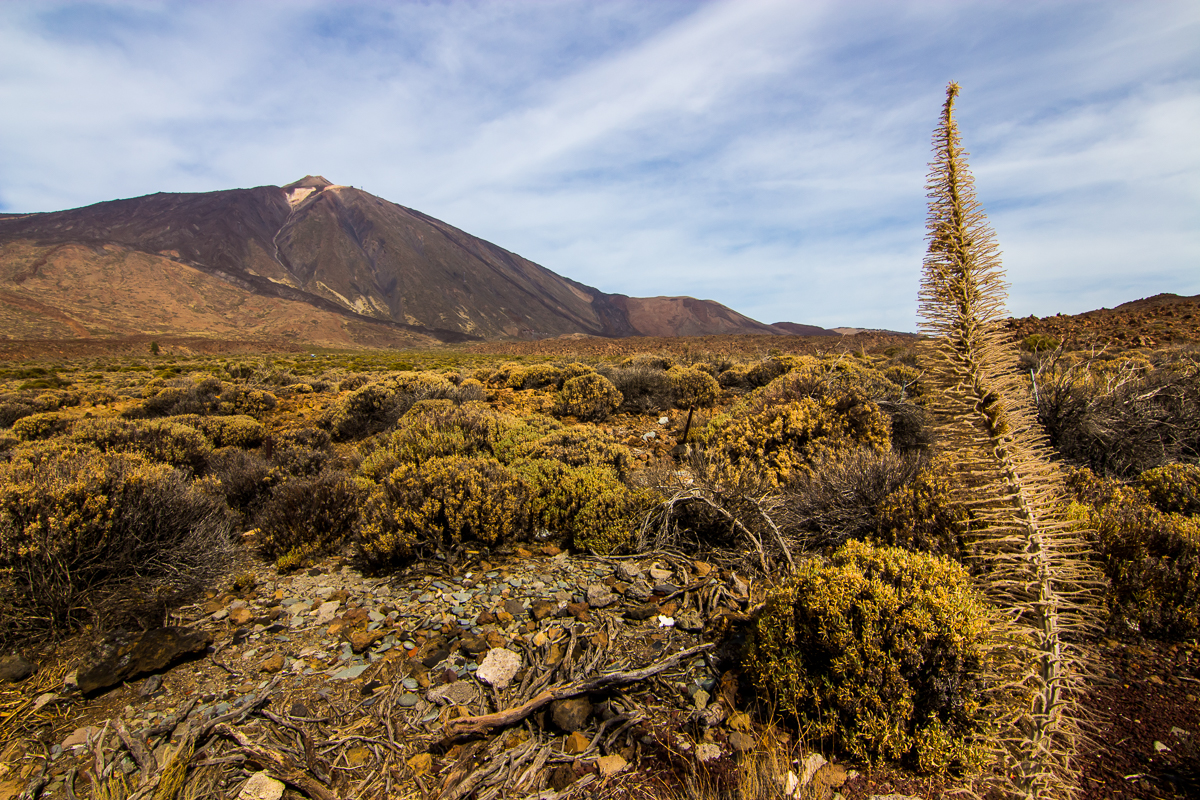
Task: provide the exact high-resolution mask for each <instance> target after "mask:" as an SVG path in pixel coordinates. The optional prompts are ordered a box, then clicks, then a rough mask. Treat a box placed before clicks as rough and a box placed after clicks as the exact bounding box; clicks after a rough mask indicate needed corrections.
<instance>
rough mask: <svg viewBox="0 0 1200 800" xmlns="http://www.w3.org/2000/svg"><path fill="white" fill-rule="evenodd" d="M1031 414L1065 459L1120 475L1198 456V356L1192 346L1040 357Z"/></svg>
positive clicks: (1199, 395)
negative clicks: (1149, 354)
mask: <svg viewBox="0 0 1200 800" xmlns="http://www.w3.org/2000/svg"><path fill="white" fill-rule="evenodd" d="M1034 391H1035V399H1036V401H1037V411H1038V421H1039V422H1041V424H1042V426H1043V427H1044V428H1045V429H1046V433H1047V434H1048V435H1049V437H1050V441H1051V443H1052V444H1053V445H1054V446H1055V447H1056V448H1057V449H1058V451H1059V452H1060V453H1061V454H1062V455H1063V456H1064V457H1065V458H1067V459H1069V460H1071V461H1074V462H1075V463H1076V464H1079V465H1081V466H1088V467H1090V468H1091V469H1092V470H1093V471H1094V472H1096V473H1097V474H1100V475H1111V476H1114V477H1120V478H1125V479H1131V478H1134V477H1136V476H1137V475H1138V474H1140V473H1141V472H1144V471H1145V470H1148V469H1151V468H1153V467H1157V466H1161V465H1163V464H1168V463H1172V462H1188V461H1191V462H1195V461H1197V459H1200V364H1197V361H1196V357H1195V354H1194V353H1189V352H1178V353H1166V354H1158V355H1156V356H1155V361H1153V362H1151V361H1149V360H1147V359H1145V358H1141V357H1126V358H1120V359H1113V360H1110V361H1102V360H1100V359H1098V358H1093V359H1089V360H1085V361H1075V360H1072V359H1071V358H1069V357H1058V358H1052V359H1049V360H1047V361H1046V362H1045V363H1044V364H1043V366H1042V368H1041V370H1040V372H1038V374H1037V375H1036V377H1035V389H1034Z"/></svg>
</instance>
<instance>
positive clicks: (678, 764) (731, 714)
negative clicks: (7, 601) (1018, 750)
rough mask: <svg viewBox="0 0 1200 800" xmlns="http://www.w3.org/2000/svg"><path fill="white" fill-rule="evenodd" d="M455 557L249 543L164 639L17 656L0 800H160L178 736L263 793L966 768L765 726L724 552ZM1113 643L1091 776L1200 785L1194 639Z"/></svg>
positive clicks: (870, 783) (872, 793)
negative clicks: (752, 689) (287, 563)
mask: <svg viewBox="0 0 1200 800" xmlns="http://www.w3.org/2000/svg"><path fill="white" fill-rule="evenodd" d="M531 547H532V546H531ZM468 559H469V560H468V562H467V563H464V564H462V565H459V567H458V568H457V569H452V568H450V567H449V566H447V565H446V564H444V563H441V562H433V563H427V564H420V565H416V566H414V567H413V568H411V569H410V570H409V571H408V572H407V573H404V574H401V575H395V576H387V577H377V578H373V577H367V576H364V575H362V574H361V573H359V572H358V571H356V570H355V569H354V568H352V567H351V566H349V565H345V564H343V563H342V562H340V561H337V560H331V561H327V562H324V563H322V564H320V565H318V566H317V567H314V568H312V569H310V570H307V571H303V572H299V573H293V574H288V575H281V574H278V573H276V571H275V570H274V569H273V568H272V567H271V566H270V565H267V564H263V563H249V564H248V565H247V568H246V569H245V570H244V572H242V573H241V574H239V575H238V576H237V577H236V578H235V579H234V582H233V584H232V585H231V586H229V587H227V588H226V590H225V591H222V592H221V593H219V594H214V595H213V596H211V597H209V598H206V599H205V600H203V601H202V602H200V603H197V604H194V605H191V606H188V607H185V608H181V609H179V610H178V611H177V612H176V613H174V614H173V615H172V616H171V617H170V618H169V619H168V620H166V622H167V623H168V627H167V630H168V631H171V630H178V631H179V635H177V636H174V637H171V636H168V637H166V638H167V639H169V640H170V641H165V640H164V639H163V637H162V635H161V634H160V636H159V638H158V639H156V640H155V641H153V642H149V641H143V642H142V646H141V647H140V649H139V645H138V636H137V635H133V634H131V635H129V636H127V637H125V638H124V639H112V638H110V639H109V640H108V641H109V643H110V647H109V648H108V651H107V656H108V658H107V659H105V658H103V657H100V656H104V655H105V651H104V649H103V648H100V649H96V648H95V647H94V646H91V647H84V642H83V640H80V641H79V642H77V643H76V645H75V648H74V651H73V652H72V648H71V647H70V646H68V647H67V648H66V649H65V650H60V651H59V659H58V660H57V661H54V660H52V659H50V658H49V657H48V655H46V654H37V653H31V654H30V655H32V656H33V658H32V659H31V662H38V661H40V662H41V664H40V670H39V671H38V672H37V673H36V674H34V675H33V676H31V677H28V678H25V679H24V680H23V681H20V682H18V683H13V684H10V687H11V688H10V689H9V690H8V691H7V692H6V693H5V694H3V695H0V697H2V698H3V699H2V700H0V718H2V719H3V721H4V727H5V729H6V735H5V736H4V738H3V740H0V746H4V747H6V748H7V749H5V750H4V752H3V753H2V759H0V760H2V761H3V764H4V765H3V766H2V767H0V798H4V797H14V796H17V795H18V794H19V793H20V792H22V791H25V790H27V789H28V788H29V787H31V786H32V787H36V788H37V789H38V791H40V796H41V797H46V798H71V797H114V796H118V797H120V796H138V795H137V794H136V791H137V790H138V789H139V787H140V788H141V789H142V790H143V793H144V796H146V797H149V796H151V793H152V792H153V791H154V789H155V788H156V787H157V786H158V785H159V784H160V783H163V782H164V781H168V780H169V777H170V768H169V766H170V764H171V763H172V759H173V758H179V757H181V755H182V756H184V757H185V758H184V761H183V763H184V764H185V765H186V766H187V767H189V771H188V772H187V775H188V779H187V783H186V784H185V785H184V786H183V791H182V793H181V794H180V796H181V797H197V798H200V797H229V798H234V797H245V798H250V797H273V796H274V797H277V796H278V794H272V793H271V790H272V788H273V789H274V790H275V791H280V790H282V789H283V786H284V785H283V784H278V783H276V782H274V781H273V780H268V774H267V773H270V775H274V776H276V777H282V778H284V779H285V780H286V782H287V792H288V796H291V797H297V798H298V797H302V796H304V795H305V794H307V795H308V796H309V797H322V798H350V797H355V798H357V797H448V798H459V797H467V796H470V795H472V794H474V796H477V797H483V798H494V797H539V798H547V799H548V798H560V797H561V798H566V797H584V796H604V797H656V798H658V797H684V796H705V795H707V796H713V797H718V796H730V795H728V794H727V791H728V789H729V787H730V786H731V785H733V783H735V782H736V780H737V779H736V778H735V777H731V776H733V775H734V773H736V771H737V770H739V769H740V770H743V771H744V770H745V769H746V768H747V767H746V765H747V764H749V765H753V766H752V769H754V770H756V771H757V772H758V773H759V774H758V775H757V776H752V779H753V780H752V782H753V781H758V782H759V783H764V782H765V783H768V784H770V786H769V787H766V788H768V789H769V790H770V791H767V792H766V793H764V794H762V795H760V796H763V797H785V796H792V797H797V798H800V797H804V798H816V799H822V798H823V799H825V800H831V799H832V798H838V797H841V798H845V799H846V800H868V799H869V798H885V797H886V798H889V800H899V798H904V797H930V798H931V797H940V796H943V794H944V793H945V792H947V791H950V790H951V789H953V788H954V782H953V781H952V780H949V779H930V778H922V777H919V776H914V775H912V774H909V773H907V772H904V771H903V770H899V769H892V768H882V769H878V768H877V769H875V770H871V769H868V768H867V767H866V766H865V765H850V764H838V763H835V762H831V763H826V761H825V758H824V757H823V756H821V755H819V754H817V753H812V752H808V751H806V749H805V748H804V747H802V746H801V743H798V742H795V741H793V740H792V738H791V736H790V735H789V734H788V733H787V732H786V731H784V730H778V729H768V728H763V727H762V726H761V725H760V724H757V723H756V722H755V721H754V720H753V719H752V717H751V715H750V714H748V713H747V712H748V711H749V710H750V709H749V708H747V707H746V706H745V704H744V703H743V700H742V697H741V696H740V695H739V691H738V681H737V676H736V674H735V673H734V672H733V671H731V670H730V669H729V668H730V667H731V666H732V663H731V661H730V655H731V652H730V650H731V649H732V648H735V647H736V646H737V636H736V634H735V635H733V636H723V637H722V636H721V634H725V633H728V632H729V631H736V630H737V626H738V623H739V621H743V620H744V619H745V617H746V612H747V610H749V609H751V608H752V607H753V605H754V603H755V601H756V599H757V596H758V590H757V589H756V587H754V586H752V585H750V584H749V583H747V582H746V581H745V580H743V579H742V578H741V577H740V576H738V575H737V574H736V573H734V572H731V571H729V570H727V569H722V568H721V567H720V566H717V565H713V564H710V563H706V562H703V561H693V560H690V559H687V558H684V557H681V556H678V555H663V556H661V557H658V558H649V557H645V558H638V559H597V558H588V557H578V556H572V555H569V554H567V553H565V552H561V551H559V550H558V549H557V548H556V547H554V546H552V545H547V546H544V547H532V549H525V548H518V549H516V550H514V551H512V552H508V553H500V554H484V553H475V554H468ZM159 630H160V631H161V630H162V629H159ZM717 640H720V641H722V642H723V645H722V647H724V648H726V651H723V650H722V649H721V648H719V647H715V646H714V645H713V642H715V641H717ZM188 649H192V650H195V651H196V652H194V653H192V654H190V655H188V654H187V653H186V652H182V651H186V650H188ZM1101 655H1102V658H1103V661H1102V670H1101V671H1102V673H1103V677H1102V679H1101V680H1100V682H1099V683H1098V688H1097V690H1096V693H1095V694H1094V696H1093V702H1092V706H1093V709H1094V711H1095V712H1096V713H1097V715H1098V716H1097V725H1096V728H1095V731H1094V739H1095V741H1094V744H1093V746H1092V747H1091V749H1090V750H1089V751H1088V753H1089V754H1088V756H1087V757H1086V759H1085V762H1084V764H1083V768H1084V769H1083V772H1084V779H1085V792H1084V796H1085V797H1094V798H1101V797H1130V798H1158V797H1193V796H1200V782H1198V776H1200V758H1198V751H1197V747H1196V743H1195V739H1194V736H1195V735H1196V734H1197V733H1200V731H1198V730H1197V729H1198V728H1200V724H1198V721H1200V702H1198V698H1197V697H1196V694H1197V692H1200V648H1197V647H1196V645H1195V643H1184V644H1175V645H1154V644H1149V645H1131V644H1128V643H1119V642H1116V641H1111V640H1110V641H1107V642H1105V643H1104V645H1103V647H1102V649H1101ZM681 656H682V657H681ZM155 658H158V659H160V660H162V661H165V662H168V663H167V665H166V666H163V665H162V664H158V663H155V661H154V659H155ZM645 668H649V669H648V670H646V669H645ZM638 670H643V672H641V673H638ZM656 670H657V671H656ZM603 675H607V676H609V678H611V679H612V680H610V681H609V682H608V683H607V684H605V683H604V681H605V680H608V679H605V678H600V676H603ZM614 675H615V676H617V677H616V678H612V676H614ZM597 680H600V681H601V683H600V684H597V683H596V681H597ZM64 685H65V686H66V687H68V689H64ZM73 685H74V686H78V687H79V688H78V689H76V690H75V691H69V687H71V686H73ZM539 703H540V705H539ZM489 715H491V716H489ZM480 720H482V722H481V721H480ZM826 755H828V754H826ZM835 761H836V760H835ZM739 764H740V766H738V765H739ZM854 767H857V769H855V768H854ZM260 773H261V774H260ZM789 773H790V776H789ZM97 774H99V775H103V776H106V777H105V780H103V781H102V782H100V783H99V784H97V783H96V782H95V778H94V776H95V775H97ZM255 776H258V777H255ZM251 778H253V779H254V781H255V782H254V783H251V782H250V781H249V779H251ZM181 779H182V778H181ZM114 780H122V781H123V782H124V784H126V785H127V787H128V791H127V792H126V793H125V794H122V793H120V792H113V791H112V789H113V785H114V784H113V781H114ZM740 780H741V782H742V785H745V782H746V780H747V779H746V778H745V777H743V778H741V779H740ZM260 783H261V785H262V786H266V789H265V790H263V791H265V792H266V793H265V794H261V793H260V794H255V793H254V792H259V791H260V789H261V786H260ZM960 788H962V787H960ZM301 790H303V791H302V792H301ZM789 790H790V792H789ZM106 791H107V792H108V793H107V794H105V792H106Z"/></svg>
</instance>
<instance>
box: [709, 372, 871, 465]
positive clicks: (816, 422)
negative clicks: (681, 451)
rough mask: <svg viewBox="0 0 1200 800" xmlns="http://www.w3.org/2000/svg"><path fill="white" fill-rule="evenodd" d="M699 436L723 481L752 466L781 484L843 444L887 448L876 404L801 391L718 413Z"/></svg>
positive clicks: (846, 445)
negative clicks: (749, 408) (788, 398)
mask: <svg viewBox="0 0 1200 800" xmlns="http://www.w3.org/2000/svg"><path fill="white" fill-rule="evenodd" d="M703 438H704V441H705V445H706V447H707V448H708V450H709V452H710V453H712V454H714V455H715V456H716V457H717V458H718V459H719V460H720V463H721V472H722V478H723V479H724V480H725V481H727V482H731V483H737V482H738V481H740V480H741V478H742V477H743V476H744V475H745V474H746V473H747V471H751V472H753V473H756V474H758V475H760V476H761V478H762V479H763V480H764V481H766V483H767V484H768V485H772V486H780V485H783V484H785V483H787V482H788V481H790V480H792V479H794V478H796V477H798V476H799V475H800V474H801V473H803V472H804V471H806V470H808V469H809V466H808V465H809V464H810V463H811V462H812V461H813V460H814V459H817V458H824V457H828V456H831V455H833V454H834V453H836V451H838V450H840V449H842V448H845V447H851V446H867V447H874V448H877V449H886V448H887V447H888V444H889V424H888V419H887V417H886V416H885V415H884V414H883V412H881V411H880V410H879V407H878V406H877V405H875V404H874V403H872V402H871V401H870V400H865V399H862V398H861V397H856V396H854V395H845V396H843V397H840V398H837V399H836V400H835V399H834V398H831V397H825V398H822V399H820V400H817V399H814V398H811V397H805V398H803V399H801V400H795V401H792V402H787V403H781V404H779V405H769V406H765V407H763V408H761V409H760V410H758V411H757V412H756V413H743V414H737V413H735V414H734V415H732V416H721V417H718V418H717V419H715V420H713V422H712V423H711V424H710V426H709V430H708V431H707V432H706V433H705V434H704V437H703Z"/></svg>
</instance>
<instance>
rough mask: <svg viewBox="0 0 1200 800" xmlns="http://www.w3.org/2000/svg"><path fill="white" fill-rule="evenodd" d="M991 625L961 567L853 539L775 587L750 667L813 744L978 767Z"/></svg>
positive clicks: (945, 766) (921, 764) (917, 763)
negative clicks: (984, 670) (981, 696)
mask: <svg viewBox="0 0 1200 800" xmlns="http://www.w3.org/2000/svg"><path fill="white" fill-rule="evenodd" d="M987 630H988V616H987V612H986V606H985V605H984V601H983V599H982V598H981V597H980V596H979V595H978V594H977V592H976V590H975V589H974V588H973V586H972V583H971V580H970V578H969V576H968V575H967V573H966V571H965V570H964V569H963V568H962V567H961V566H959V565H958V564H955V563H954V562H952V561H950V560H948V559H944V558H939V557H936V556H929V555H924V554H920V553H910V552H907V551H904V550H900V549H896V548H887V547H878V548H877V547H873V546H871V545H870V544H867V543H864V542H853V541H852V542H848V543H846V544H845V545H844V546H843V547H842V548H841V549H839V550H838V551H837V552H835V553H834V554H833V556H832V558H831V559H830V560H829V561H828V562H823V561H821V560H818V559H811V560H808V561H805V562H803V563H801V564H800V565H799V568H798V570H797V572H796V575H795V576H794V577H793V578H791V579H790V580H789V581H788V582H787V583H786V584H784V585H783V586H781V587H779V588H778V589H776V590H774V591H772V592H771V593H769V594H768V596H767V600H766V604H765V606H764V607H763V610H762V612H761V613H760V614H759V616H758V618H757V620H756V621H755V624H754V628H753V631H752V634H751V637H750V639H749V642H748V646H747V650H746V655H745V658H744V668H745V672H746V674H747V675H748V676H750V679H751V681H752V682H753V684H754V687H755V689H756V690H757V691H758V692H759V694H760V696H761V698H762V700H763V701H764V702H765V703H766V704H767V705H768V706H769V707H772V708H775V709H777V710H778V711H779V712H782V713H783V714H786V715H791V716H794V718H795V719H796V720H797V722H798V724H799V726H800V734H801V737H802V738H803V739H805V740H807V741H809V742H816V741H821V740H823V741H827V742H829V743H832V744H833V745H834V746H836V747H840V748H841V749H843V750H845V751H847V752H849V753H850V754H852V755H853V756H855V757H858V758H862V759H866V760H868V761H875V760H879V759H892V760H903V761H906V762H908V763H909V764H910V765H912V766H913V767H915V768H917V769H919V770H921V771H923V772H944V771H947V770H951V769H957V770H966V771H974V770H977V769H979V768H980V767H981V765H982V763H983V759H984V753H985V750H984V747H983V745H982V741H983V739H984V738H985V736H984V735H985V733H986V722H985V719H984V715H983V712H982V709H981V707H980V703H979V700H978V699H977V698H978V695H979V692H980V689H981V685H982V680H981V669H982V666H983V662H984V658H985V655H986V648H987V639H986V635H987Z"/></svg>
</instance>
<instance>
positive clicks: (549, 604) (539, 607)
mask: <svg viewBox="0 0 1200 800" xmlns="http://www.w3.org/2000/svg"><path fill="white" fill-rule="evenodd" d="M556 611H558V603H556V602H554V601H553V600H538V601H537V602H536V603H534V604H533V605H532V606H530V608H529V613H530V614H531V615H532V616H533V618H534V619H536V620H543V619H545V618H546V617H549V616H551V615H552V614H554V612H556Z"/></svg>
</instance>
